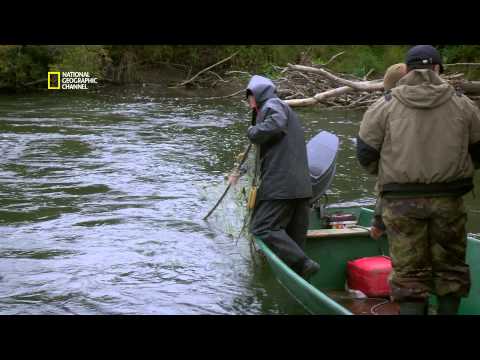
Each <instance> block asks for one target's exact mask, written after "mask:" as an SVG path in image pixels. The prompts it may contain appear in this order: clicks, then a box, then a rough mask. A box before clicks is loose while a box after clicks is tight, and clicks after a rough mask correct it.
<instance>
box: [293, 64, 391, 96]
mask: <svg viewBox="0 0 480 360" xmlns="http://www.w3.org/2000/svg"><path fill="white" fill-rule="evenodd" d="M288 68H289V69H292V70H297V71H303V72H309V73H313V74H320V75H322V76H324V77H326V78H328V79H330V80H332V81H334V82H336V83H338V84H341V85H346V86H349V87H351V88H352V89H355V90H360V91H381V90H383V81H382V80H374V81H351V80H347V79H343V78H340V77H338V76H335V75H333V74H332V73H330V72H328V71H327V70H325V69H317V68H313V67H310V66H303V65H293V64H288Z"/></svg>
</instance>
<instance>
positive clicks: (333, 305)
mask: <svg viewBox="0 0 480 360" xmlns="http://www.w3.org/2000/svg"><path fill="white" fill-rule="evenodd" d="M256 240H257V243H258V244H259V245H260V249H261V250H262V251H263V252H264V254H265V256H266V257H267V259H269V260H272V261H273V262H274V263H275V264H276V265H277V266H278V267H279V268H281V269H282V271H284V272H285V273H286V275H287V276H288V277H290V278H292V279H293V280H294V281H295V282H297V283H298V284H300V285H301V286H302V287H303V288H304V289H305V290H306V291H307V292H310V293H312V294H313V295H314V296H315V297H317V298H319V300H320V301H322V303H323V304H324V305H325V306H326V307H328V308H329V309H330V310H332V311H334V312H335V313H336V314H337V315H354V314H353V313H352V312H351V311H349V310H348V309H347V308H345V307H344V306H342V305H340V304H339V303H338V302H336V301H334V300H333V299H332V298H331V297H330V296H328V295H326V294H325V293H324V292H323V291H321V290H319V289H318V288H316V287H315V286H313V285H312V284H310V283H309V282H308V281H306V280H305V279H304V278H302V277H301V276H300V275H298V274H297V273H296V272H295V271H293V270H292V269H290V267H289V266H288V265H287V264H285V263H284V262H283V261H282V260H281V259H280V258H279V257H278V256H277V255H275V254H274V253H273V252H272V250H270V248H269V247H268V246H267V245H266V244H265V243H264V242H263V241H262V240H261V239H260V238H258V237H256ZM275 278H276V279H277V281H278V282H279V283H280V284H281V285H282V286H283V287H284V288H285V289H286V290H287V292H288V293H289V294H290V295H291V296H292V297H293V298H294V299H295V300H296V301H297V302H298V303H299V304H300V305H302V307H303V308H304V309H305V310H307V311H308V312H309V313H311V311H310V310H309V309H308V307H307V306H305V305H304V304H303V302H302V301H300V299H298V297H297V296H295V294H293V293H292V292H291V291H290V290H289V289H288V286H286V285H285V284H284V283H283V282H282V281H281V280H280V279H279V278H278V277H277V276H275ZM325 315H327V314H325Z"/></svg>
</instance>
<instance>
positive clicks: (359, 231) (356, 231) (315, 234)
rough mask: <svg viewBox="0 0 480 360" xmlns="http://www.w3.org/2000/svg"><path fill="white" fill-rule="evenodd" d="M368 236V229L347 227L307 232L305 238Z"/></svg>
mask: <svg viewBox="0 0 480 360" xmlns="http://www.w3.org/2000/svg"><path fill="white" fill-rule="evenodd" d="M352 235H355V236H370V233H369V230H368V228H364V227H356V226H353V227H349V228H344V229H318V230H308V232H307V238H309V239H311V238H322V237H343V236H352Z"/></svg>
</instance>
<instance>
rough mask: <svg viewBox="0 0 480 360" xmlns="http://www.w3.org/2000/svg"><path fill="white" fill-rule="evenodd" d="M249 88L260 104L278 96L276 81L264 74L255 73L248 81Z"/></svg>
mask: <svg viewBox="0 0 480 360" xmlns="http://www.w3.org/2000/svg"><path fill="white" fill-rule="evenodd" d="M247 90H250V91H251V92H252V94H253V96H254V97H255V100H256V101H257V103H258V104H261V103H263V102H265V101H267V100H268V99H271V98H276V97H277V88H276V87H275V85H274V83H273V82H272V81H271V80H270V79H267V78H265V77H263V76H258V75H254V76H253V77H252V78H251V79H250V82H249V83H248V86H247Z"/></svg>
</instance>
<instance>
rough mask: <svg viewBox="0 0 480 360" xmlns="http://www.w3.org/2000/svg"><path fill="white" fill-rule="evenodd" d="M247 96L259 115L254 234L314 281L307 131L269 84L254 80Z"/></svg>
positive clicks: (254, 132)
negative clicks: (307, 245) (310, 251)
mask: <svg viewBox="0 0 480 360" xmlns="http://www.w3.org/2000/svg"><path fill="white" fill-rule="evenodd" d="M247 96H248V99H249V103H250V106H251V108H252V110H253V111H254V112H255V113H256V125H254V126H251V127H250V128H249V129H248V138H249V139H250V141H251V142H252V143H254V144H256V145H257V151H260V156H259V157H260V187H259V189H258V192H257V198H256V205H255V209H254V212H253V216H252V221H251V225H250V230H251V232H252V233H253V234H254V235H256V236H258V237H260V238H261V239H262V240H263V241H264V242H265V243H266V244H267V245H268V246H269V247H270V248H271V249H272V251H273V252H274V253H275V254H276V255H277V256H279V257H280V258H281V259H282V260H283V261H285V263H286V264H287V265H289V266H290V267H291V268H292V269H293V270H294V271H295V272H297V273H298V274H300V275H301V276H303V277H304V278H309V277H311V276H312V275H313V274H314V273H315V272H316V271H318V268H319V266H318V264H317V263H316V262H314V261H313V260H311V259H310V258H308V257H307V256H306V254H305V252H304V251H303V248H304V245H305V241H306V235H307V230H308V222H309V212H310V207H309V201H308V200H309V198H310V197H311V196H312V184H311V180H310V173H309V170H308V163H307V151H306V146H305V137H304V132H303V129H302V126H301V124H300V121H299V120H298V118H297V115H296V114H295V113H294V112H293V111H292V109H291V108H290V107H289V106H288V105H287V104H286V103H285V102H283V101H282V100H280V99H279V98H278V96H277V94H276V87H275V85H274V84H273V83H272V82H271V81H270V80H269V79H267V78H265V77H262V76H257V75H255V76H253V77H252V79H251V80H250V82H249V84H248V87H247Z"/></svg>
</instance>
